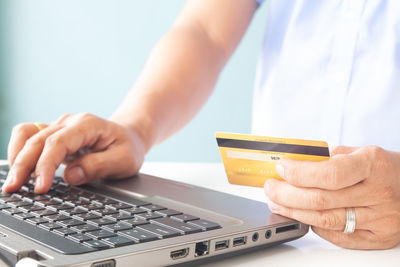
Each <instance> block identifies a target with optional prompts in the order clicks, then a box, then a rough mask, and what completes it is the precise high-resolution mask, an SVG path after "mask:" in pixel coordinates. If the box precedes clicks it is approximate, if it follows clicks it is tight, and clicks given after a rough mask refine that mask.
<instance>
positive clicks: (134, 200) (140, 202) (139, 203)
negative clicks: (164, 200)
mask: <svg viewBox="0 0 400 267" xmlns="http://www.w3.org/2000/svg"><path fill="white" fill-rule="evenodd" d="M129 204H131V205H133V206H136V207H142V206H146V205H151V203H150V202H147V201H143V200H140V199H137V198H130V199H129Z"/></svg>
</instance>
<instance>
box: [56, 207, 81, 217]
mask: <svg viewBox="0 0 400 267" xmlns="http://www.w3.org/2000/svg"><path fill="white" fill-rule="evenodd" d="M86 212H87V211H86V210H85V209H82V208H80V207H74V208H73V209H68V210H62V211H60V213H62V214H65V215H68V216H72V215H75V214H81V213H86Z"/></svg>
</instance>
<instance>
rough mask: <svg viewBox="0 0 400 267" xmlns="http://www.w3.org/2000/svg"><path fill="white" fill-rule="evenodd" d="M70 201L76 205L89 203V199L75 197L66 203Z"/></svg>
mask: <svg viewBox="0 0 400 267" xmlns="http://www.w3.org/2000/svg"><path fill="white" fill-rule="evenodd" d="M69 202H71V203H72V204H74V205H76V206H82V205H89V204H90V201H89V200H86V199H76V200H71V201H68V203H69Z"/></svg>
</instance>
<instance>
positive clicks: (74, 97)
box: [0, 0, 266, 162]
mask: <svg viewBox="0 0 400 267" xmlns="http://www.w3.org/2000/svg"><path fill="white" fill-rule="evenodd" d="M216 1H217V0H216ZM249 1H251V0H249ZM184 3H185V1H183V0H168V1H166V0H153V1H132V0H58V1H57V0H35V1H30V0H0V12H1V13H0V23H1V24H0V27H1V32H0V33H1V36H0V40H1V44H0V45H1V46H0V53H1V54H0V59H1V61H0V64H1V66H0V71H1V72H0V88H1V90H0V112H1V115H0V130H1V131H0V138H1V139H0V146H1V150H0V151H1V153H0V156H1V157H3V158H4V157H5V156H6V147H7V143H8V138H9V135H10V130H11V128H12V125H15V124H16V123H19V122H25V121H40V122H47V121H51V120H54V119H56V118H57V117H58V116H60V115H61V114H63V113H67V112H68V113H77V112H91V113H94V114H96V115H99V116H102V117H108V116H109V115H110V114H111V113H112V111H113V110H114V109H115V108H116V107H117V106H118V104H119V103H120V101H121V100H122V99H123V97H124V95H125V94H126V92H127V90H129V88H130V87H131V85H132V84H133V82H134V81H135V79H136V78H137V76H138V75H139V73H140V70H141V68H142V66H143V64H144V63H145V60H146V58H147V56H148V55H149V53H150V51H151V48H152V47H153V46H154V44H155V43H156V42H157V40H158V39H159V38H160V37H161V36H162V35H163V34H164V33H165V32H166V31H167V30H168V28H169V27H170V25H171V23H172V22H173V20H174V18H175V17H176V15H177V14H178V13H179V11H180V9H181V8H182V6H183V4H184ZM232 4H234V0H232ZM265 15H266V12H265V7H262V8H260V10H259V11H258V12H257V15H256V17H255V19H254V21H253V23H252V25H251V27H250V29H249V31H248V33H247V34H246V36H245V39H244V40H243V42H242V43H241V45H240V47H239V49H238V50H237V51H236V53H235V54H234V56H233V58H232V59H231V60H230V61H229V63H228V65H227V67H226V68H225V70H224V72H223V73H222V75H221V77H220V80H219V82H218V85H217V87H216V90H215V92H214V94H213V95H212V97H211V98H210V100H209V101H208V102H207V104H206V105H205V107H204V108H203V110H202V111H201V112H200V113H199V115H198V116H197V117H196V118H195V119H194V120H193V121H192V122H191V123H190V124H189V125H188V126H187V127H185V128H184V129H183V130H182V131H180V132H179V133H178V134H176V135H175V136H174V137H172V138H170V139H168V140H167V141H166V142H164V143H163V144H161V145H159V146H157V147H155V148H154V149H153V150H152V151H151V152H150V153H149V154H148V156H147V160H153V161H211V162H213V161H214V162H215V161H220V158H219V153H218V149H217V147H216V142H215V138H214V133H215V132H216V131H232V132H242V133H248V132H250V124H251V104H252V93H253V83H254V82H253V81H254V75H255V67H256V63H257V57H258V54H259V52H260V49H261V42H262V35H263V30H264V24H265Z"/></svg>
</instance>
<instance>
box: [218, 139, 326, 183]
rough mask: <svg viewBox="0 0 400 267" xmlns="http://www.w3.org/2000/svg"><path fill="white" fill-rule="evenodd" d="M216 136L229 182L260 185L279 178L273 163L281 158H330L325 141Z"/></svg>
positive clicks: (316, 159)
mask: <svg viewBox="0 0 400 267" xmlns="http://www.w3.org/2000/svg"><path fill="white" fill-rule="evenodd" d="M215 136H216V138H217V143H218V147H219V151H220V153H221V158H222V162H223V163H224V167H225V172H226V175H227V177H228V180H229V182H230V183H231V184H236V185H247V186H255V187H263V186H264V183H265V181H266V180H267V179H268V178H275V179H280V180H282V178H281V177H280V176H279V175H278V173H277V172H276V169H275V167H276V163H277V162H278V161H279V160H280V159H283V158H291V159H295V160H308V161H323V160H328V159H329V148H328V144H327V143H326V142H324V141H313V140H302V139H289V138H277V137H266V136H256V135H249V134H235V133H221V132H218V133H216V134H215Z"/></svg>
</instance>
